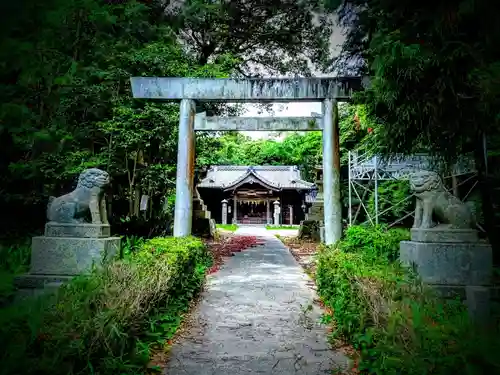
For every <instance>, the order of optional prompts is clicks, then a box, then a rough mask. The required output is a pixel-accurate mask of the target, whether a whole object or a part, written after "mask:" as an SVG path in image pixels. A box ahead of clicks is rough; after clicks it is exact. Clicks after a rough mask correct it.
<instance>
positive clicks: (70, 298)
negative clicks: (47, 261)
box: [0, 237, 211, 375]
mask: <svg viewBox="0 0 500 375" xmlns="http://www.w3.org/2000/svg"><path fill="white" fill-rule="evenodd" d="M210 263H211V259H210V256H209V255H208V253H207V252H206V249H205V246H204V245H203V243H202V242H201V241H200V240H198V239H195V238H192V237H191V238H186V239H174V238H154V239H151V240H149V241H147V242H146V243H144V244H143V245H142V246H141V247H140V249H139V250H138V251H132V252H127V256H126V257H125V258H124V259H123V260H116V261H114V262H113V263H111V264H110V265H108V266H106V267H105V268H104V269H102V270H94V271H93V272H92V273H91V274H89V275H85V276H79V277H77V278H75V279H73V280H72V281H71V282H70V283H68V284H65V285H63V286H62V287H61V289H60V290H59V291H58V293H57V295H55V296H51V297H43V298H41V299H40V300H38V301H36V300H34V301H32V300H28V301H26V302H25V303H23V304H15V305H12V306H10V307H7V308H5V309H4V310H3V311H2V314H1V315H0V319H1V324H0V341H1V342H2V347H3V349H4V350H3V351H2V353H1V359H0V361H1V363H2V366H1V369H0V373H1V374H21V373H22V374H61V375H68V374H82V373H99V374H116V373H120V374H137V373H138V372H139V371H141V369H144V368H145V367H146V366H147V364H148V362H149V359H150V354H151V351H152V350H153V349H154V348H155V347H156V348H160V349H161V348H162V347H163V346H164V345H166V343H167V340H169V339H170V338H171V337H172V335H173V334H174V332H175V330H176V329H177V327H178V326H179V324H180V322H181V320H182V314H183V313H184V312H186V311H187V308H188V306H189V302H190V301H191V300H192V299H193V298H194V296H196V294H197V293H198V292H199V291H200V288H201V285H202V282H203V280H204V275H205V270H206V269H207V267H208V266H209V265H210Z"/></svg>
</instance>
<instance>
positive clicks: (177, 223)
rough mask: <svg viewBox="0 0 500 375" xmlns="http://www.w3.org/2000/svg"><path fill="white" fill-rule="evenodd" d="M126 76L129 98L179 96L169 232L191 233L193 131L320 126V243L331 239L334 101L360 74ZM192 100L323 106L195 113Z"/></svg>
mask: <svg viewBox="0 0 500 375" xmlns="http://www.w3.org/2000/svg"><path fill="white" fill-rule="evenodd" d="M130 81H131V85H132V94H133V97H134V98H137V99H151V100H164V101H167V100H168V101H180V119H179V143H178V152H177V180H176V193H175V194H176V198H175V214H174V215H175V217H174V236H175V237H184V236H188V235H190V234H191V220H192V209H193V207H192V200H193V188H194V186H193V184H194V161H195V155H194V152H195V147H194V146H195V143H194V140H195V137H194V132H195V131H230V130H241V131H252V130H255V131H269V130H272V131H306V130H322V131H323V183H324V185H323V186H324V213H325V218H324V220H325V243H326V244H327V245H331V244H333V243H335V242H336V241H337V240H339V239H340V237H341V235H342V204H341V201H340V178H339V177H340V159H339V153H338V149H339V139H338V107H337V103H338V102H339V101H348V100H349V99H350V97H351V94H352V92H353V91H354V90H359V89H360V88H361V79H360V78H358V77H354V78H264V79H226V78H163V77H132V78H131V79H130ZM196 101H207V102H261V103H268V102H294V101H321V102H322V104H323V109H322V117H321V121H317V120H318V119H317V118H313V117H293V118H290V117H288V118H278V117H276V118H269V117H267V118H266V117H253V118H245V117H206V115H205V114H198V115H196ZM311 120H312V121H311Z"/></svg>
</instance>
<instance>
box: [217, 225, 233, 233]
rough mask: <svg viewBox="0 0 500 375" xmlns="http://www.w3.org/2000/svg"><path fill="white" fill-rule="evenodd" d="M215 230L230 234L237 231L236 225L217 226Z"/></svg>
mask: <svg viewBox="0 0 500 375" xmlns="http://www.w3.org/2000/svg"><path fill="white" fill-rule="evenodd" d="M217 228H219V229H223V230H227V231H230V232H235V231H236V229H238V225H236V224H217Z"/></svg>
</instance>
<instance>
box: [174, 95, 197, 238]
mask: <svg viewBox="0 0 500 375" xmlns="http://www.w3.org/2000/svg"><path fill="white" fill-rule="evenodd" d="M194 116H195V103H194V101H192V100H188V99H183V100H182V101H181V105H180V116H179V142H178V146H177V177H176V181H175V212H174V237H185V236H189V235H190V234H191V228H192V218H193V178H194V151H195V150H194V149H195V142H194V130H193V124H194Z"/></svg>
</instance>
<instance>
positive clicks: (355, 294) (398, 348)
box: [316, 227, 500, 375]
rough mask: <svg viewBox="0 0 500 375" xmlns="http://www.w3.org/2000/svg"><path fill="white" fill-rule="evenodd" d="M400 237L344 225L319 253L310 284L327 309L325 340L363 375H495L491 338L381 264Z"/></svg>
mask: <svg viewBox="0 0 500 375" xmlns="http://www.w3.org/2000/svg"><path fill="white" fill-rule="evenodd" d="M400 237H404V232H401V231H397V230H388V231H386V230H383V229H380V228H373V233H370V229H369V228H362V227H351V228H349V230H348V231H347V233H346V238H345V241H342V242H341V243H339V244H338V246H337V247H330V248H328V247H324V248H322V249H321V251H320V253H319V256H318V267H317V271H316V280H317V285H318V292H319V294H320V295H321V297H322V299H323V301H324V302H325V304H326V305H327V306H328V307H330V308H331V310H332V311H333V316H326V317H325V319H326V320H328V319H333V321H334V331H333V337H334V338H335V337H339V338H342V339H344V340H347V341H349V342H350V343H352V344H353V345H354V347H355V348H356V349H358V351H359V352H360V354H361V358H360V362H359V367H358V369H359V370H360V371H362V372H363V373H367V374H380V375H382V374H383V375H391V374H394V375H396V374H398V375H399V374H408V375H413V374H415V375H417V374H418V375H421V374H454V373H460V374H471V375H472V374H474V375H475V374H483V373H484V374H487V373H498V371H499V370H500V361H499V359H498V356H497V355H495V351H498V349H500V348H499V345H498V340H495V337H494V335H488V336H486V335H484V334H480V333H478V332H477V331H475V329H474V327H472V326H471V324H470V322H469V318H468V315H467V312H466V311H465V308H464V306H463V304H462V303H461V302H460V301H454V300H449V301H443V300H441V299H439V298H437V297H436V296H435V295H434V294H433V292H432V291H431V290H429V289H427V288H426V287H425V286H423V285H422V284H421V282H420V281H419V279H418V278H417V277H416V276H415V275H414V274H413V273H412V272H411V271H409V270H408V269H406V268H403V267H402V266H401V265H400V264H399V262H388V259H389V258H393V256H394V254H395V251H394V246H395V242H396V239H397V238H400ZM384 244H386V245H385V246H384ZM371 247H373V248H372V249H370V248H371ZM478 343H480V345H478Z"/></svg>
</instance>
